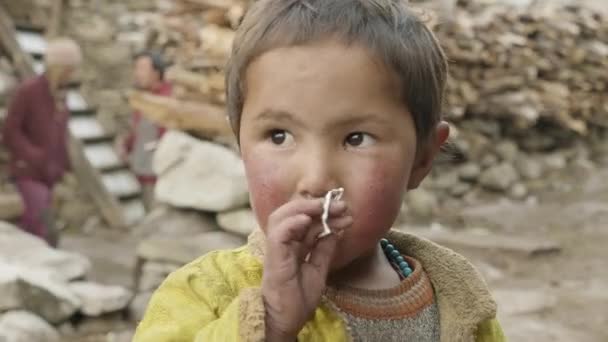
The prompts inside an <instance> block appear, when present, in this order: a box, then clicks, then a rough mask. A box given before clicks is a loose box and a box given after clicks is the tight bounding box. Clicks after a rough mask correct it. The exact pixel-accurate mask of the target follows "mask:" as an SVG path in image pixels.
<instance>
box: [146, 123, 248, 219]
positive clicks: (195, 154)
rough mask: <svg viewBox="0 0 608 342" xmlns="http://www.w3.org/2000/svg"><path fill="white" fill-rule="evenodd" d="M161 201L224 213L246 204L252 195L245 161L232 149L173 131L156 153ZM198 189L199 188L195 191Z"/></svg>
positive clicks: (156, 170) (162, 141) (155, 160)
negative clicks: (250, 194) (249, 194)
mask: <svg viewBox="0 0 608 342" xmlns="http://www.w3.org/2000/svg"><path fill="white" fill-rule="evenodd" d="M154 170H155V172H156V173H157V174H158V175H159V180H158V183H157V185H156V195H157V198H158V200H159V201H161V202H165V203H168V204H170V205H173V206H176V207H180V208H196V209H201V210H205V211H212V212H221V211H227V210H231V209H236V208H239V207H243V206H245V205H247V204H248V202H249V196H248V190H247V181H246V178H245V168H244V166H243V161H242V160H241V159H240V158H239V156H238V155H237V154H236V153H235V152H234V151H232V150H230V149H228V148H226V147H223V146H220V145H217V144H213V143H211V142H206V141H201V140H198V139H196V138H194V137H192V136H190V135H188V134H185V133H182V132H177V131H170V132H168V133H167V134H165V135H164V136H163V139H162V140H161V142H160V144H159V147H158V149H157V151H156V153H155V156H154ZM193 189H196V191H193Z"/></svg>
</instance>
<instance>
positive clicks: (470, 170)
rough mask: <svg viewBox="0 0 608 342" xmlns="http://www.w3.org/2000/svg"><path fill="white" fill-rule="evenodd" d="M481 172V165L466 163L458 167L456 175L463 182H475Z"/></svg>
mask: <svg viewBox="0 0 608 342" xmlns="http://www.w3.org/2000/svg"><path fill="white" fill-rule="evenodd" d="M480 174H481V167H479V165H478V164H476V163H467V164H464V165H463V166H461V167H460V169H459V171H458V175H459V176H460V179H461V180H463V181H465V182H476V181H477V179H478V178H479V175H480Z"/></svg>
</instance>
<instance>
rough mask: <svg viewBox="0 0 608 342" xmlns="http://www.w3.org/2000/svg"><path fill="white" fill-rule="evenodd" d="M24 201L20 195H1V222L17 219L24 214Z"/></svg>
mask: <svg viewBox="0 0 608 342" xmlns="http://www.w3.org/2000/svg"><path fill="white" fill-rule="evenodd" d="M23 209H24V206H23V201H22V200H21V196H20V195H19V194H18V193H0V220H11V219H15V218H17V217H19V216H21V214H22V213H23Z"/></svg>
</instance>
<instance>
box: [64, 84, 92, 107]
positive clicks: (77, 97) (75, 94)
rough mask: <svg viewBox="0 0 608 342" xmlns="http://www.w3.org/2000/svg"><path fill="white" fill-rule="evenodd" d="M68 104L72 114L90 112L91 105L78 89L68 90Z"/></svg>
mask: <svg viewBox="0 0 608 342" xmlns="http://www.w3.org/2000/svg"><path fill="white" fill-rule="evenodd" d="M66 102H67V106H68V109H69V110H70V111H72V112H86V111H89V110H90V106H89V104H88V103H87V101H86V100H85V99H84V97H82V94H81V93H80V91H78V90H77V89H71V90H68V93H67V94H66Z"/></svg>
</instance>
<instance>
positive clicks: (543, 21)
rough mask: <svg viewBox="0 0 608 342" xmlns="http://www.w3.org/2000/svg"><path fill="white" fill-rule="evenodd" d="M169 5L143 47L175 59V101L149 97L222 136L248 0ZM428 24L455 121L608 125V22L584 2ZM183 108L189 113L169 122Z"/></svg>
mask: <svg viewBox="0 0 608 342" xmlns="http://www.w3.org/2000/svg"><path fill="white" fill-rule="evenodd" d="M481 2H482V3H483V1H481ZM486 3H487V2H486ZM172 4H173V7H172V8H171V9H169V10H167V11H166V13H165V14H164V15H163V17H162V20H160V22H158V23H157V24H158V25H157V27H156V28H155V29H154V30H153V34H152V35H151V36H150V38H149V44H150V45H151V46H156V47H160V48H162V49H163V50H164V51H165V53H166V54H167V56H168V57H169V58H170V59H172V60H173V61H174V62H175V64H174V66H173V68H172V69H171V70H170V71H169V73H168V78H169V80H170V81H172V82H173V84H174V87H175V95H174V97H175V99H174V100H170V101H169V100H166V106H164V107H163V103H164V102H163V101H161V100H159V99H154V101H155V102H154V103H155V106H154V107H156V108H159V109H158V110H157V111H160V109H162V108H164V110H163V113H157V115H153V116H155V117H156V118H157V119H161V120H162V121H165V122H166V123H168V125H169V126H173V127H176V128H183V129H191V130H193V131H197V132H198V133H200V134H201V135H203V136H205V135H207V136H208V135H211V136H217V135H218V134H225V133H227V132H229V129H228V126H227V123H224V125H226V126H225V127H224V129H223V130H222V129H220V130H218V125H217V124H218V122H219V121H218V117H217V115H219V116H221V115H223V113H224V109H223V105H224V104H225V95H224V80H223V78H224V72H223V66H224V64H225V63H226V60H227V58H228V55H229V52H230V47H231V44H232V41H233V37H234V29H235V28H236V27H237V26H238V24H239V22H240V20H241V19H242V16H243V14H244V13H245V11H246V9H247V1H246V0H231V1H226V0H176V1H174V2H173V3H172ZM472 4H474V5H472ZM440 17H441V16H440ZM433 26H434V28H435V31H436V32H437V34H438V37H439V39H440V41H441V42H442V44H443V45H444V47H445V50H446V53H447V55H448V57H449V58H450V61H451V67H450V73H451V79H450V82H449V87H448V93H447V109H446V114H447V115H448V118H449V119H450V120H452V121H453V122H455V123H456V125H458V121H460V120H462V119H464V118H475V119H480V120H488V121H492V120H493V121H496V120H499V121H501V122H505V124H506V125H509V126H510V127H511V128H513V129H515V130H519V131H525V130H526V129H529V128H530V127H534V126H536V125H537V123H538V122H543V123H550V124H551V125H554V126H556V127H557V128H558V129H559V130H562V131H567V132H575V133H577V134H581V135H585V134H587V132H588V131H589V129H590V128H592V127H596V126H600V127H603V126H607V127H608V95H607V91H608V72H607V70H608V21H606V20H605V18H604V17H603V16H602V14H601V13H599V12H596V11H593V10H592V9H590V8H587V7H583V6H582V5H572V6H564V5H557V4H543V6H542V7H539V6H536V7H532V8H521V7H520V8H513V7H507V6H503V5H501V4H500V2H494V3H488V4H486V5H483V6H481V5H479V3H478V2H476V1H469V2H467V7H464V8H463V7H460V8H458V9H457V10H456V11H454V12H453V17H452V19H451V20H449V21H445V20H443V24H442V25H436V24H433ZM147 98H149V97H147ZM142 101H143V100H142V97H141V96H140V97H139V101H138V102H139V103H142ZM197 106H201V107H200V112H199V113H198V114H197V113H196V112H197ZM149 107H150V106H149ZM181 108H187V110H185V112H186V113H182V112H183V111H181ZM209 108H213V110H211V111H209ZM207 111H209V112H210V113H212V114H210V116H211V117H212V118H211V123H209V125H210V126H213V127H212V128H209V127H206V126H207V124H206V123H205V120H206V119H204V117H205V115H206V113H207ZM165 114H166V115H165ZM181 114H184V115H185V117H186V118H185V119H180V120H181V121H180V122H179V123H176V122H174V121H176V120H178V119H177V118H178V117H180V116H183V115H181ZM194 114H196V115H194ZM197 115H199V116H200V117H199V120H191V119H193V118H195V117H196V116H197Z"/></svg>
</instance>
